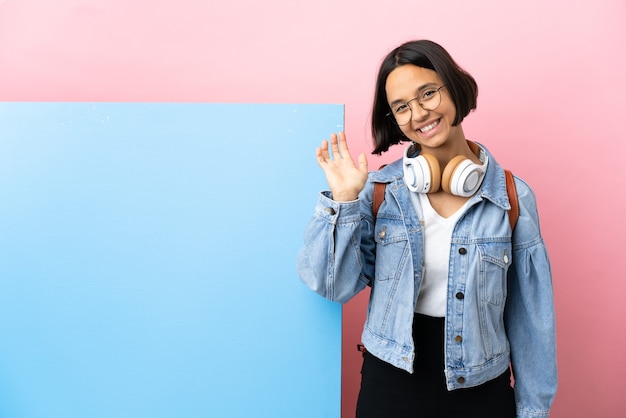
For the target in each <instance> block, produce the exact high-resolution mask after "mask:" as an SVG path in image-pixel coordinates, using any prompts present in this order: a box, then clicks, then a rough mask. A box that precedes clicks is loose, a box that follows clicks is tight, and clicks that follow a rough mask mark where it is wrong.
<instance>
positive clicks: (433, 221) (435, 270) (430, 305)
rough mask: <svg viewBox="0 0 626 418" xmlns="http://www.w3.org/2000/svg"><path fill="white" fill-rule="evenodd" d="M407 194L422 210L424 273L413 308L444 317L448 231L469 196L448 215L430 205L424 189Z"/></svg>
mask: <svg viewBox="0 0 626 418" xmlns="http://www.w3.org/2000/svg"><path fill="white" fill-rule="evenodd" d="M411 195H412V196H411V200H412V201H413V204H414V205H418V204H419V205H420V206H421V207H422V212H423V214H424V225H423V228H424V234H423V235H424V277H422V284H421V287H420V293H419V295H418V296H417V303H416V304H415V312H418V313H421V314H424V315H428V316H434V317H445V316H446V303H447V295H448V266H449V264H450V244H451V241H452V231H453V230H454V226H455V225H456V222H457V220H458V219H459V218H460V217H461V215H463V213H464V212H465V210H466V209H467V205H468V203H469V199H468V201H467V202H465V204H464V205H463V206H461V208H459V210H457V211H456V212H455V213H454V214H453V215H452V216H450V217H448V218H444V217H442V216H441V215H439V214H438V213H437V212H436V211H435V209H433V207H432V206H431V204H430V200H429V199H428V195H426V194H424V193H411Z"/></svg>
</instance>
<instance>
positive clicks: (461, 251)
mask: <svg viewBox="0 0 626 418" xmlns="http://www.w3.org/2000/svg"><path fill="white" fill-rule="evenodd" d="M459 254H461V255H465V254H467V249H466V248H464V247H461V248H459Z"/></svg>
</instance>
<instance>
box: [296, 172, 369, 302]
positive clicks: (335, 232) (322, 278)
mask: <svg viewBox="0 0 626 418" xmlns="http://www.w3.org/2000/svg"><path fill="white" fill-rule="evenodd" d="M370 189H371V186H369V183H368V186H366V189H365V190H364V191H363V192H361V195H360V196H359V199H358V200H355V201H353V202H341V203H339V202H335V201H333V200H332V196H331V194H330V192H322V193H321V194H320V196H319V198H318V201H317V205H316V207H315V213H314V214H313V216H312V218H311V220H310V221H309V223H308V225H307V227H306V229H305V232H304V246H303V248H302V249H301V250H300V252H299V253H298V257H297V261H296V267H297V270H298V275H299V276H300V279H301V280H302V281H303V282H304V283H305V284H306V285H307V286H308V287H309V288H310V289H311V290H313V291H315V292H317V293H318V294H320V295H322V296H323V297H325V298H326V299H329V300H332V301H335V302H339V303H345V302H347V301H348V300H350V299H351V298H352V297H353V296H355V295H356V294H357V293H359V292H360V291H361V290H363V289H364V288H365V287H366V286H367V285H368V283H369V282H370V280H371V277H372V275H373V259H374V255H373V254H374V247H375V245H374V241H373V225H372V219H371V209H369V212H368V213H366V214H363V213H362V211H363V210H365V211H366V212H367V211H368V208H369V207H371V198H368V196H371V193H368V190H370ZM368 205H369V206H368ZM366 265H367V266H366ZM368 266H369V267H368ZM368 271H369V273H368Z"/></svg>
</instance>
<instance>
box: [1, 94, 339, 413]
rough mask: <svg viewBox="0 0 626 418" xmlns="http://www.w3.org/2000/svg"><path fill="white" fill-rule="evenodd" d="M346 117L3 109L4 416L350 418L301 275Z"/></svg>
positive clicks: (128, 108)
mask: <svg viewBox="0 0 626 418" xmlns="http://www.w3.org/2000/svg"><path fill="white" fill-rule="evenodd" d="M339 130H343V106H340V105H261V104H259V105H253V104H250V105H243V104H242V105H240V104H199V103H198V104H187V103H182V104H180V103H177V104H174V103H0V416H2V417H11V418H31V417H33V418H35V417H36V418H40V417H41V418H50V417H81V418H83V417H89V418H91V417H103V418H104V417H106V418H111V417H115V418H121V417H129V418H131V417H132V418H139V417H158V418H167V417H176V418H191V417H215V418H231V417H245V418H249V417H271V418H280V417H285V418H287V417H288V418H293V417H298V418H303V417H304V418H306V417H311V418H320V417H331V418H335V417H339V415H340V394H341V388H340V368H341V365H340V361H341V308H340V306H339V305H337V304H333V303H330V302H327V301H325V300H324V299H322V298H321V297H319V296H317V295H315V294H313V293H312V292H311V291H309V290H308V289H307V288H306V287H305V286H304V285H303V284H301V283H300V281H299V279H298V278H297V275H296V272H295V258H296V253H297V251H298V249H299V247H300V246H301V243H302V233H303V231H304V227H305V225H306V222H307V221H308V219H309V217H310V216H311V215H312V213H313V208H314V204H315V194H316V192H318V191H319V190H321V189H323V188H324V187H325V182H324V178H323V173H322V172H321V171H320V169H319V168H318V167H317V165H316V162H315V147H316V146H318V144H319V143H320V142H321V140H322V139H324V138H327V137H328V134H329V133H331V132H336V131H339Z"/></svg>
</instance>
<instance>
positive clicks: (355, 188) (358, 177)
mask: <svg viewBox="0 0 626 418" xmlns="http://www.w3.org/2000/svg"><path fill="white" fill-rule="evenodd" d="M331 151H332V154H331ZM316 156H317V163H318V164H319V166H320V167H321V168H322V170H324V174H326V181H327V182H328V187H330V191H331V193H332V194H333V200H335V201H336V202H349V201H352V200H356V199H357V197H358V196H359V193H360V192H361V190H363V187H365V182H366V181H367V158H366V157H365V154H363V153H361V154H359V158H358V166H357V165H356V164H354V161H353V160H352V157H351V156H350V151H349V150H348V143H347V142H346V135H345V134H344V133H343V132H340V133H339V137H337V135H336V134H332V135H331V136H330V147H329V145H328V141H326V140H324V141H322V146H321V147H319V148H317V150H316Z"/></svg>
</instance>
